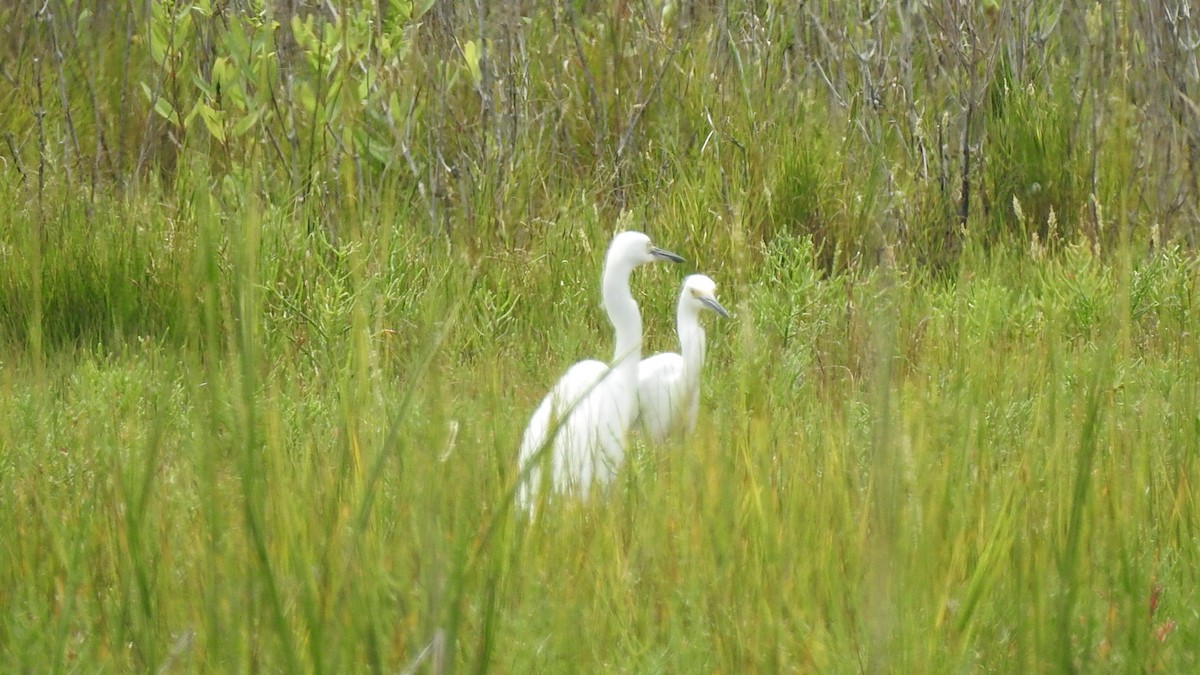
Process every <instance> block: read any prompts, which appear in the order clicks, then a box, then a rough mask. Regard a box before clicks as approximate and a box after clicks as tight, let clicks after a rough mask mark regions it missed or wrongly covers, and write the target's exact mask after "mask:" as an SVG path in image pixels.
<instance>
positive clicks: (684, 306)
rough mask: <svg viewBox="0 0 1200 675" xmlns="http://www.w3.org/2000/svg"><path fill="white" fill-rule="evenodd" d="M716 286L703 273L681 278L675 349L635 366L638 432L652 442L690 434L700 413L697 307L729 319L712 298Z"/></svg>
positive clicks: (701, 356)
mask: <svg viewBox="0 0 1200 675" xmlns="http://www.w3.org/2000/svg"><path fill="white" fill-rule="evenodd" d="M716 291H717V285H716V284H715V283H713V280H712V279H709V278H708V277H706V276H704V275H703V274H693V275H691V276H689V277H688V278H686V279H684V280H683V290H681V291H680V292H679V309H678V312H677V314H676V319H675V322H676V324H675V325H676V330H677V331H678V332H679V347H680V351H681V352H682V355H681V354H675V353H671V352H668V353H665V354H655V355H654V356H651V357H650V358H648V359H646V360H645V361H642V363H641V365H640V366H639V368H638V406H639V409H640V412H639V415H640V420H641V427H642V431H643V433H645V435H646V436H647V437H648V438H649V439H650V440H651V441H653V442H654V443H663V442H665V441H666V440H667V439H669V438H671V437H672V436H675V435H678V434H681V433H682V434H688V433H691V432H692V430H693V429H695V428H696V417H697V415H698V414H699V412H700V370H701V369H702V368H704V327H703V326H701V325H700V312H702V311H704V310H706V309H707V310H712V311H714V312H716V313H717V314H720V315H721V316H723V317H725V318H726V319H728V318H729V312H726V311H725V308H724V307H722V306H721V303H719V302H717V296H716Z"/></svg>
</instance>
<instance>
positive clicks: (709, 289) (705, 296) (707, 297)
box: [679, 274, 729, 319]
mask: <svg viewBox="0 0 1200 675" xmlns="http://www.w3.org/2000/svg"><path fill="white" fill-rule="evenodd" d="M679 305H680V307H687V308H688V309H690V310H692V311H694V312H696V313H697V314H699V313H700V312H701V311H702V310H705V309H708V310H712V311H714V312H716V313H717V314H720V315H721V316H723V317H725V318H726V319H728V318H729V312H727V311H725V308H724V307H722V306H721V303H719V302H717V284H716V283H715V282H714V281H713V280H712V279H709V278H708V277H706V276H704V275H703V274H693V275H691V276H689V277H688V278H686V279H684V280H683V291H681V292H680V294H679Z"/></svg>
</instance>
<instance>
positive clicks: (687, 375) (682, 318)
mask: <svg viewBox="0 0 1200 675" xmlns="http://www.w3.org/2000/svg"><path fill="white" fill-rule="evenodd" d="M675 329H676V330H677V331H679V350H680V354H681V355H682V356H683V380H684V383H685V385H684V386H685V387H686V388H685V389H684V391H688V392H695V391H699V390H700V370H701V369H702V368H703V367H704V327H703V326H701V325H700V313H699V312H697V311H696V310H695V309H691V308H688V307H685V306H684V305H683V303H680V304H679V313H678V315H677V316H676V319H675Z"/></svg>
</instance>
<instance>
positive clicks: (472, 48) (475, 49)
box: [462, 40, 483, 84]
mask: <svg viewBox="0 0 1200 675" xmlns="http://www.w3.org/2000/svg"><path fill="white" fill-rule="evenodd" d="M462 53H463V59H465V60H466V62H467V70H469V71H471V78H472V79H474V80H475V84H479V83H480V82H482V81H483V71H482V70H480V68H479V59H480V56H482V55H481V53H480V51H479V45H478V44H476V43H475V41H474V40H467V41H466V43H464V44H463V46H462Z"/></svg>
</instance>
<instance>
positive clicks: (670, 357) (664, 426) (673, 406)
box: [638, 352, 692, 444]
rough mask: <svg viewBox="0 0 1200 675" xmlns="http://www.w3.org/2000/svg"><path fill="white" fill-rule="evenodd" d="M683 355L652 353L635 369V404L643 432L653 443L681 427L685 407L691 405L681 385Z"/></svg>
mask: <svg viewBox="0 0 1200 675" xmlns="http://www.w3.org/2000/svg"><path fill="white" fill-rule="evenodd" d="M683 373H684V363H683V357H682V356H680V355H679V354H675V353H673V352H667V353H664V354H655V355H654V356H651V357H650V358H648V359H645V360H644V361H642V363H641V367H640V368H639V369H638V408H639V420H640V422H641V428H642V432H643V433H644V434H645V435H646V436H647V437H648V438H649V439H650V440H651V441H652V442H654V443H656V444H660V443H665V442H666V441H667V439H669V438H670V437H671V435H672V434H673V433H676V432H677V431H679V430H680V429H681V428H682V427H681V426H680V425H681V422H682V420H683V419H684V417H683V415H684V411H685V410H688V409H690V408H691V407H692V406H691V405H690V404H689V402H688V401H687V400H686V398H687V396H686V394H687V392H686V391H684V387H683Z"/></svg>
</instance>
